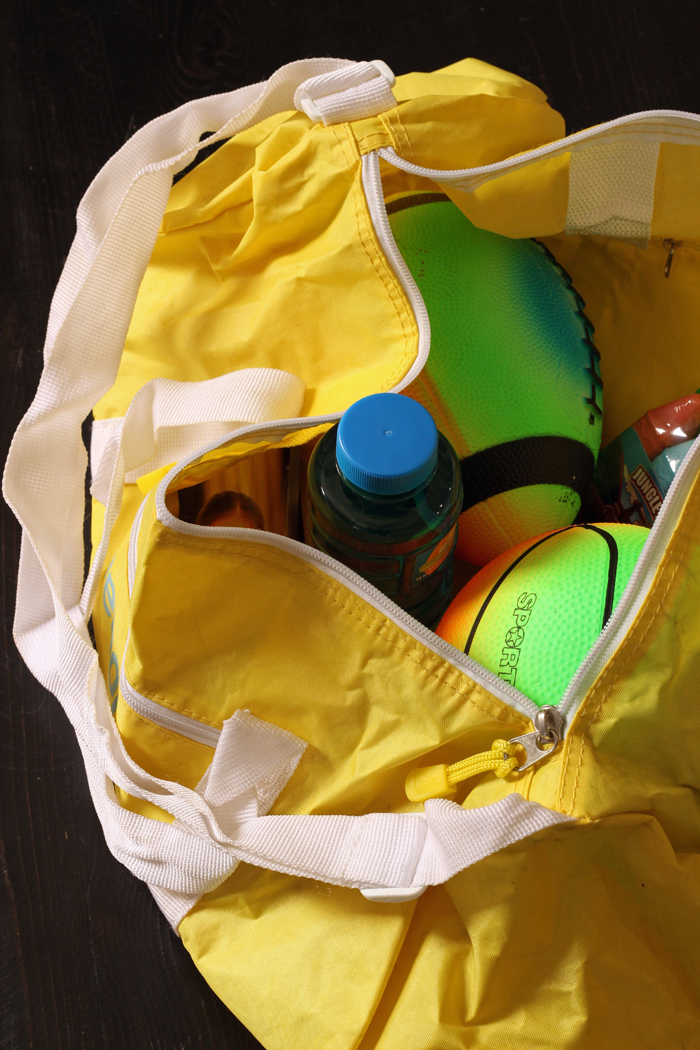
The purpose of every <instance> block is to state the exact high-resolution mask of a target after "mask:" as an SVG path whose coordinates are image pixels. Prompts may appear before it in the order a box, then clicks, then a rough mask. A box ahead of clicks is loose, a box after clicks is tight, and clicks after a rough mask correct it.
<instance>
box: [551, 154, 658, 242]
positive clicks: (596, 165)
mask: <svg viewBox="0 0 700 1050" xmlns="http://www.w3.org/2000/svg"><path fill="white" fill-rule="evenodd" d="M658 156H659V144H658V142H636V141H632V142H630V141H620V142H613V143H602V144H599V145H596V146H590V147H589V148H588V149H585V150H581V151H578V152H572V154H571V163H570V167H569V207H568V211H567V215H566V232H567V234H572V233H588V234H601V235H602V236H606V237H615V238H617V239H618V240H625V241H632V242H633V243H635V244H639V245H641V246H643V247H646V245H647V244H648V242H649V237H650V235H651V217H652V212H653V210H654V182H655V180H656V163H657V160H658Z"/></svg>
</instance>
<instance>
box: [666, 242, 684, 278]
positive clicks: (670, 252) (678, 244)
mask: <svg viewBox="0 0 700 1050" xmlns="http://www.w3.org/2000/svg"><path fill="white" fill-rule="evenodd" d="M682 244H683V241H674V240H672V239H671V238H670V237H667V238H666V240H665V241H662V242H661V247H662V248H665V249H666V251H667V252H668V258H667V260H666V265H665V266H664V277H668V276H669V275H670V273H671V266H672V265H673V253H674V252H675V250H676V248H680V247H681V245H682Z"/></svg>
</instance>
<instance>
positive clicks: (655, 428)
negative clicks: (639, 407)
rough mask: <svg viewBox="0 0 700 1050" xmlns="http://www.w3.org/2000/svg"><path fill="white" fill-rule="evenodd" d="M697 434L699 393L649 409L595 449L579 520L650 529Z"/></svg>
mask: <svg viewBox="0 0 700 1050" xmlns="http://www.w3.org/2000/svg"><path fill="white" fill-rule="evenodd" d="M699 429H700V391H696V392H695V393H694V394H689V395H688V396H687V397H682V398H680V399H679V400H678V401H670V402H669V403H668V404H666V405H660V406H659V407H657V408H651V409H649V411H648V412H646V413H645V414H644V415H643V416H642V417H641V419H638V420H637V421H636V423H633V424H632V426H631V427H628V428H627V430H624V431H623V432H622V433H621V434H620V435H619V437H616V438H615V439H614V440H613V441H611V442H610V444H609V445H606V446H605V448H603V449H601V452H600V455H599V457H598V464H597V466H596V469H595V472H594V474H593V480H592V481H591V485H590V489H589V492H588V498H587V501H586V510H585V512H584V517H585V519H586V520H587V521H619V522H628V523H630V524H633V525H647V526H651V525H653V524H654V520H655V518H656V516H657V514H658V513H659V510H660V509H661V504H662V503H663V501H664V497H665V495H666V493H667V492H668V490H669V488H670V486H671V482H672V481H673V479H674V477H675V476H676V473H677V471H678V468H679V466H680V464H681V463H682V462H683V458H684V456H685V455H686V453H687V452H688V450H689V449H690V446H691V445H692V444H693V440H694V439H695V437H696V436H697V433H698V430H699Z"/></svg>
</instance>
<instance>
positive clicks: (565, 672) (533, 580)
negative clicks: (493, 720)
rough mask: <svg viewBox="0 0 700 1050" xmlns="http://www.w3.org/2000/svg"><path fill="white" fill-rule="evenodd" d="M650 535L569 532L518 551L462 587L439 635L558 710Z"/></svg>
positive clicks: (624, 529)
mask: <svg viewBox="0 0 700 1050" xmlns="http://www.w3.org/2000/svg"><path fill="white" fill-rule="evenodd" d="M648 535H649V530H648V529H646V528H643V527H642V526H639V525H619V524H608V523H606V524H602V525H572V526H569V527H568V528H565V529H559V530H557V531H555V532H549V533H546V534H545V535H544V536H537V537H535V538H534V539H530V540H526V541H525V542H524V543H520V544H518V546H517V547H514V548H513V549H512V550H509V551H506V552H505V554H502V555H500V557H498V558H495V559H494V560H493V561H492V562H491V563H490V564H489V565H487V566H486V567H485V568H483V569H482V570H481V571H480V572H478V573H477V574H476V576H474V577H472V579H471V580H470V581H469V583H468V584H467V585H466V587H463V588H462V590H461V591H460V592H459V594H458V595H457V597H456V598H455V599H454V601H453V602H452V604H451V605H450V606H449V608H448V610H447V612H446V613H445V615H444V616H443V618H442V620H441V621H440V623H439V625H438V627H437V634H439V635H440V637H441V638H444V639H445V640H446V641H448V642H450V643H451V644H452V645H454V646H455V648H457V649H461V650H462V651H463V652H465V653H466V654H467V655H468V656H471V657H472V658H473V659H474V660H476V661H477V662H478V663H480V664H481V665H482V666H483V667H486V668H487V670H489V671H492V672H493V673H494V674H497V675H498V676H499V678H502V679H503V681H504V682H507V683H508V684H509V685H512V686H514V687H515V688H516V689H518V690H520V692H522V693H524V694H525V695H526V696H528V697H529V698H530V699H531V700H532V701H534V703H536V704H538V705H539V706H541V705H542V704H554V705H556V704H558V703H559V702H560V700H561V698H562V696H563V694H564V692H565V690H566V687H567V685H568V684H569V682H570V681H571V679H572V678H573V676H574V674H575V673H576V671H577V670H578V668H579V666H580V664H581V662H582V661H583V659H584V657H585V656H586V653H587V652H588V650H589V649H590V648H591V646H592V645H593V643H594V642H595V640H596V638H597V637H598V635H599V634H600V632H601V631H602V629H603V628H604V627H605V625H606V623H607V622H608V620H609V619H610V616H611V615H612V613H613V612H614V611H615V608H616V606H617V603H618V602H619V600H620V597H621V595H622V592H623V591H624V589H625V587H626V586H627V583H628V581H629V578H630V576H631V575H632V572H633V570H634V567H635V565H636V563H637V559H638V557H639V555H640V553H641V550H642V547H643V546H644V541H645V540H646V538H647V536H648Z"/></svg>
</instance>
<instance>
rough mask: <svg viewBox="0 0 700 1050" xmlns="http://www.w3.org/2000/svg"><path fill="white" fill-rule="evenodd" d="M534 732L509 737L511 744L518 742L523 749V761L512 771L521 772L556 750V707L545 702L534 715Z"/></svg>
mask: <svg viewBox="0 0 700 1050" xmlns="http://www.w3.org/2000/svg"><path fill="white" fill-rule="evenodd" d="M533 721H534V724H535V732H534V733H525V734H524V735H523V736H514V737H511V740H510V743H511V744H519V745H520V747H522V748H523V750H524V751H525V762H524V763H523V764H522V766H516V767H515V769H514V770H513V772H514V773H522V772H523V770H524V769H528V767H529V766H534V764H535V762H540V761H541V760H542V759H543V758H546V757H547V755H551V754H552V752H553V751H556V749H557V747H558V745H559V741H560V740H561V715H560V714H559V712H558V711H557V709H556V707H552V705H551V704H545V705H544V706H543V707H541V708H540V709H539V711H538V712H537V714H536V715H535V717H534V720H533Z"/></svg>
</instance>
